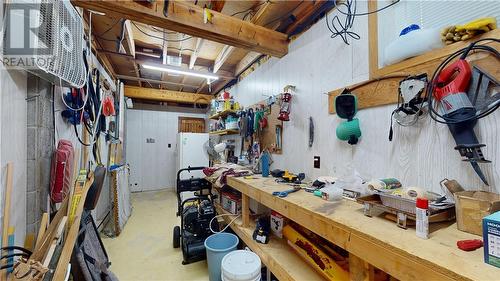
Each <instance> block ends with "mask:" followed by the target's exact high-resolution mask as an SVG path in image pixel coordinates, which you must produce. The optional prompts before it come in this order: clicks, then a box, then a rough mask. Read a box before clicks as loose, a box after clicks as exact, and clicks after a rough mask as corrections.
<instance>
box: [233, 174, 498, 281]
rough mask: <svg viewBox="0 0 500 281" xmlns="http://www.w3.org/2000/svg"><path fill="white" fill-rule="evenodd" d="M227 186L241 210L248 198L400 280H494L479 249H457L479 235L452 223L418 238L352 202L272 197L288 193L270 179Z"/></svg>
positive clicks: (236, 181)
mask: <svg viewBox="0 0 500 281" xmlns="http://www.w3.org/2000/svg"><path fill="white" fill-rule="evenodd" d="M227 184H228V185H229V186H230V187H232V188H234V189H236V190H237V191H240V192H241V193H242V211H244V209H245V208H244V206H245V201H248V200H249V199H248V198H252V199H254V200H256V201H257V202H259V203H261V204H263V205H265V206H267V207H268V208H270V209H272V210H275V211H277V212H279V213H281V214H282V215H283V216H285V217H287V218H288V219H290V220H292V221H294V222H296V223H298V224H300V225H302V226H303V227H305V228H307V229H309V230H311V231H313V232H314V233H316V234H318V235H320V236H321V237H323V238H325V239H327V240H329V241H330V242H332V243H334V244H336V245H338V246H339V247H341V248H343V249H345V250H346V251H348V252H349V255H350V256H351V255H354V256H356V257H359V259H361V260H362V261H363V262H366V263H368V264H369V265H370V266H374V267H377V268H379V269H381V270H383V271H385V272H386V273H388V274H390V275H391V276H393V277H395V278H397V279H399V280H498V276H499V275H498V274H499V269H498V268H496V267H494V266H490V265H488V264H486V263H484V260H483V249H478V250H476V251H472V252H464V251H462V250H459V249H458V248H457V246H456V243H457V241H459V240H466V239H478V238H480V237H479V236H477V235H473V234H469V233H465V232H462V231H459V230H458V229H457V227H456V224H451V223H435V224H431V225H430V230H431V233H430V238H429V239H427V240H423V239H420V238H418V237H417V236H416V235H415V230H414V229H412V228H409V229H406V230H404V229H401V228H398V227H397V226H396V225H395V224H394V222H392V221H388V220H385V219H383V218H380V217H367V216H365V215H363V206H362V205H361V204H358V203H356V202H352V201H349V200H343V202H342V203H335V202H329V201H325V200H323V199H321V198H319V197H316V196H313V195H311V194H310V193H307V192H306V191H303V190H300V191H298V192H294V193H292V194H290V195H289V196H287V197H285V198H278V197H276V196H273V195H272V193H273V192H274V191H284V190H287V189H290V187H289V186H287V185H283V184H279V183H276V182H275V181H274V179H273V178H263V177H261V176H259V175H254V176H253V177H252V179H245V178H241V177H239V178H237V177H228V178H227ZM247 206H248V203H247ZM247 216H248V211H247ZM245 220H246V219H245V214H244V213H243V218H242V221H243V222H244V221H245ZM349 266H350V270H351V273H352V272H354V271H353V270H352V268H351V263H350V265H349ZM363 267H364V266H363ZM363 267H362V268H363ZM365 273H366V272H365ZM366 274H368V273H366ZM367 276H368V275H367ZM296 280H304V279H300V278H298V279H296Z"/></svg>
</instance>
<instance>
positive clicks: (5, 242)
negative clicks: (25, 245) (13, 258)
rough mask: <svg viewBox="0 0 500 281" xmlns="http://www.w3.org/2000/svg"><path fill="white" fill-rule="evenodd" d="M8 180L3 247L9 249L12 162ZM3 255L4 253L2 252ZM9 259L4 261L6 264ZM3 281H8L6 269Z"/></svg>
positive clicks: (9, 163) (1, 274) (7, 174)
mask: <svg viewBox="0 0 500 281" xmlns="http://www.w3.org/2000/svg"><path fill="white" fill-rule="evenodd" d="M6 176H7V180H6V185H5V196H4V198H5V199H4V207H3V228H2V230H3V232H2V247H7V246H8V242H9V227H10V203H11V199H12V182H13V176H14V164H13V163H12V162H8V163H7V172H6ZM2 255H4V253H3V252H2ZM6 263H7V259H6V260H4V263H2V264H6ZM0 277H1V278H0V279H1V280H7V269H4V270H2V271H1V273H0Z"/></svg>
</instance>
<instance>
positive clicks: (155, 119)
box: [125, 104, 207, 192]
mask: <svg viewBox="0 0 500 281" xmlns="http://www.w3.org/2000/svg"><path fill="white" fill-rule="evenodd" d="M138 107H140V105H137V104H134V109H131V110H127V113H126V116H125V118H126V120H125V126H126V129H125V135H126V137H125V138H126V143H125V147H126V154H127V162H128V163H129V164H130V185H131V190H132V191H133V192H140V191H150V190H158V189H163V188H174V187H175V177H176V172H177V171H176V157H177V154H176V147H177V133H178V118H179V117H196V118H206V117H207V115H206V113H205V112H200V111H198V110H190V109H181V108H171V107H162V106H152V105H151V106H143V107H140V109H137V108H138ZM147 138H152V139H154V140H155V142H154V143H146V139H147ZM168 144H171V147H170V148H169V147H168Z"/></svg>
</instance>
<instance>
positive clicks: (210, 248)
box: [205, 232, 239, 281]
mask: <svg viewBox="0 0 500 281" xmlns="http://www.w3.org/2000/svg"><path fill="white" fill-rule="evenodd" d="M238 242H239V239H238V236H236V235H234V234H231V233H226V232H222V233H216V234H212V235H210V236H209V237H208V238H207V239H205V249H207V263H208V274H209V279H210V281H220V280H221V275H220V274H221V271H220V268H221V262H222V258H224V256H225V255H227V254H228V253H229V252H232V251H234V250H236V246H238Z"/></svg>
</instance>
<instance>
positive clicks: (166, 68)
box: [142, 64, 219, 81]
mask: <svg viewBox="0 0 500 281" xmlns="http://www.w3.org/2000/svg"><path fill="white" fill-rule="evenodd" d="M142 67H144V68H145V69H151V70H158V71H164V72H167V73H174V74H182V75H188V76H194V77H201V78H206V79H209V80H213V81H215V80H217V79H219V77H218V76H215V75H211V74H205V73H201V72H197V71H192V70H182V69H180V68H175V67H171V66H166V65H151V64H143V65H142Z"/></svg>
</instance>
